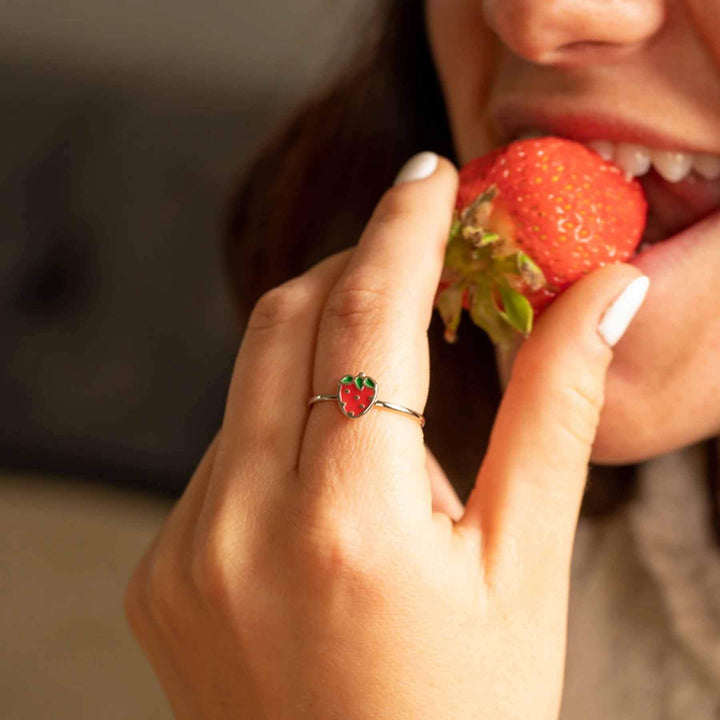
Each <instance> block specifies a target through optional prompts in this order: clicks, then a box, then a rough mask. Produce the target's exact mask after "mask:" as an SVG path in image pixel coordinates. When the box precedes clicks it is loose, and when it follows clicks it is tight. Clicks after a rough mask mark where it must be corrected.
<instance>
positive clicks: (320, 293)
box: [126, 153, 642, 720]
mask: <svg viewBox="0 0 720 720" xmlns="http://www.w3.org/2000/svg"><path fill="white" fill-rule="evenodd" d="M399 179H400V180H401V181H402V182H399V183H398V184H397V185H396V186H395V187H393V188H392V189H390V190H388V192H387V193H385V195H384V196H383V198H382V199H381V201H380V203H379V205H378V207H377V209H376V211H375V213H374V214H373V217H372V218H371V219H370V222H369V224H368V225H367V227H366V228H365V231H364V233H363V234H362V237H361V238H360V240H359V242H358V244H357V246H355V247H353V248H350V249H349V250H348V251H345V252H342V253H339V254H337V255H334V256H332V257H330V258H327V259H326V260H324V261H323V262H321V263H319V264H318V265H316V266H315V267H313V268H312V269H310V270H309V271H307V272H306V273H304V274H303V275H301V276H299V277H296V278H293V279H292V280H290V281H288V282H287V283H285V284H284V285H282V286H280V287H278V288H275V289H273V290H271V291H270V292H269V293H267V294H266V295H265V296H264V297H263V298H262V299H261V300H260V302H259V303H258V304H257V306H256V307H255V309H254V310H253V313H252V315H251V318H250V321H249V322H248V326H247V329H246V332H245V336H244V337H243V342H242V345H241V348H240V351H239V353H238V357H237V362H236V365H235V371H234V374H233V379H232V382H231V386H230V390H229V396H228V401H227V405H226V412H225V416H224V418H223V422H222V426H221V428H220V429H219V431H218V434H217V437H216V439H215V441H214V442H213V443H212V445H211V446H210V448H209V449H208V451H207V453H206V455H205V457H204V458H203V460H202V461H201V462H200V464H199V466H198V468H197V470H196V472H195V474H194V476H193V478H192V479H191V481H190V483H189V485H188V487H187V489H186V491H185V493H184V495H183V497H182V498H181V499H180V501H179V502H178V504H177V506H176V507H175V508H174V510H173V512H172V514H171V515H170V517H169V518H168V519H167V521H166V522H165V524H164V525H163V527H162V528H161V530H160V533H159V535H158V537H157V538H156V539H155V541H154V542H153V543H152V545H151V546H150V548H149V549H148V551H147V552H146V554H145V556H144V557H143V558H142V560H141V561H140V563H139V564H138V566H137V568H136V570H135V573H134V575H133V578H132V579H131V582H130V584H129V586H128V591H127V595H126V611H127V615H128V618H129V620H130V623H131V626H132V628H133V630H134V632H135V634H136V636H137V637H138V639H139V641H140V643H141V645H142V647H143V649H144V650H145V652H146V654H147V655H148V657H149V658H150V661H151V663H152V665H153V667H154V668H155V670H156V673H157V675H158V677H159V678H160V680H161V682H162V683H163V686H164V688H165V691H166V693H167V695H168V698H169V700H170V703H171V705H172V706H173V709H174V711H175V713H176V715H177V717H178V718H179V720H184V719H187V720H197V719H198V718H202V719H203V720H231V719H235V718H238V717H247V718H266V719H267V720H303V719H308V720H310V719H312V720H318V719H323V718H338V717H341V718H343V719H344V720H370V719H371V718H413V720H423V719H425V718H427V719H428V720H429V719H430V718H432V719H433V720H436V719H437V718H452V719H453V720H471V719H472V720H490V719H492V720H518V719H519V718H556V717H557V714H558V707H559V702H560V696H561V690H562V680H563V669H564V650H565V630H566V623H567V598H568V581H569V572H568V570H569V562H570V557H571V550H572V545H573V538H574V534H575V527H576V522H577V512H578V508H579V505H580V499H581V497H582V493H583V487H584V483H585V477H586V474H587V465H588V460H589V457H590V451H591V447H592V444H593V441H594V436H595V430H596V427H597V423H598V419H599V415H600V409H601V407H602V404H603V391H604V380H605V373H606V370H607V367H608V365H609V363H610V360H611V359H612V351H611V349H610V346H611V345H612V344H613V342H614V341H615V340H617V338H618V337H619V335H620V334H621V333H622V331H623V330H624V328H625V327H626V326H627V323H628V322H629V320H630V318H631V317H632V312H631V311H634V310H635V309H637V306H638V304H639V300H641V299H642V297H641V294H637V293H635V294H633V295H632V296H631V297H630V300H631V302H630V306H629V307H628V306H626V307H625V312H623V313H620V314H618V312H617V310H614V311H612V312H611V313H610V314H609V315H608V316H606V318H609V320H606V321H605V322H604V324H602V325H601V326H600V331H601V332H599V330H598V321H599V319H600V317H601V316H602V315H603V311H605V309H606V307H607V306H608V305H609V304H610V303H611V302H612V301H613V300H615V298H616V297H617V296H618V294H619V293H621V292H622V291H623V289H624V288H626V287H627V286H628V284H629V283H631V281H632V280H634V279H635V278H637V277H638V275H639V271H638V270H637V269H636V268H634V267H630V266H627V265H622V264H619V265H615V266H611V267H604V268H601V269H600V270H598V271H596V272H593V273H591V274H590V275H589V276H588V277H587V278H584V279H583V280H582V281H580V282H578V283H576V284H575V285H574V286H573V287H572V288H570V289H569V290H568V291H567V293H565V294H564V296H563V297H562V298H560V299H559V300H558V301H557V302H556V303H555V304H553V306H552V307H551V308H549V309H548V311H547V317H546V319H545V320H544V321H543V322H542V323H539V324H538V326H537V328H536V331H535V332H533V333H532V336H531V337H530V338H529V339H528V341H527V342H526V343H524V344H523V346H522V348H521V349H520V352H519V354H518V358H517V361H516V362H517V365H519V368H520V372H518V373H514V375H513V378H512V379H511V381H510V384H509V386H508V388H507V390H506V392H505V395H504V397H503V400H502V404H501V405H500V408H499V410H498V413H497V416H496V420H495V425H494V428H493V432H492V435H491V438H490V444H489V448H488V452H487V454H486V456H485V458H484V459H483V462H482V465H481V467H480V469H479V471H478V474H477V480H476V484H475V488H474V490H473V492H472V494H471V495H470V498H469V500H468V502H467V507H465V508H460V512H458V508H457V503H456V502H454V500H453V497H452V495H451V494H450V493H448V492H447V491H448V490H449V488H448V486H447V483H445V486H444V487H445V492H444V493H442V494H441V492H440V491H439V490H438V488H441V487H442V486H443V477H442V470H441V469H440V468H439V466H437V463H434V462H433V461H432V456H431V455H429V454H428V453H427V451H426V448H425V444H424V439H423V433H422V430H421V428H420V425H419V424H418V423H417V422H415V421H414V420H413V419H408V418H407V417H406V416H402V415H400V414H397V413H391V412H387V411H383V410H381V409H370V411H369V412H367V414H366V415H365V411H366V410H367V409H368V403H371V402H373V401H374V402H375V405H377V404H378V402H379V401H378V400H375V397H376V392H379V393H381V398H380V400H381V401H385V400H390V401H395V402H398V403H401V404H402V405H405V406H407V407H411V408H414V409H416V410H418V411H422V410H423V409H424V406H425V402H426V400H427V396H428V387H429V381H430V377H429V349H428V338H427V330H428V325H429V321H430V318H431V315H432V308H433V299H434V295H435V291H436V288H437V284H438V280H439V278H440V274H441V270H442V259H443V255H444V251H445V246H446V242H447V228H448V226H449V225H450V221H451V215H452V209H453V202H454V199H455V196H456V192H457V173H456V171H455V169H454V168H453V166H452V165H451V164H450V163H449V162H447V161H446V160H442V159H440V158H438V157H437V156H435V155H433V154H432V153H426V154H423V155H421V156H419V157H418V158H415V159H414V160H412V161H411V162H410V163H409V164H408V166H406V168H405V170H404V171H403V172H402V173H401V176H400V178H399ZM408 259H410V260H411V261H408ZM630 287H631V288H632V287H635V288H638V287H639V286H637V285H636V284H635V283H632V284H631V285H630ZM640 290H642V286H640ZM623 297H626V298H627V296H626V295H624V294H623ZM626 301H627V300H626ZM626 301H625V302H626ZM616 307H617V306H616ZM361 369H364V370H367V371H368V375H367V376H363V375H362V373H360V372H358V371H359V370H361ZM434 370H436V371H438V372H453V368H451V367H445V368H436V369H434ZM370 377H373V378H375V379H376V380H377V385H376V386H373V384H372V383H367V382H366V380H368V379H369V378H370ZM338 388H339V389H340V391H341V392H340V397H343V396H346V397H347V398H349V400H348V401H347V403H346V408H345V409H346V410H347V411H348V413H350V412H351V413H353V414H357V413H360V414H363V415H365V416H364V417H360V418H354V419H351V418H348V417H346V416H344V415H343V413H342V412H340V411H339V409H338V407H337V404H335V403H332V404H331V403H321V404H318V405H315V406H313V407H312V409H310V410H309V409H308V407H307V401H308V398H309V397H310V396H311V395H315V394H316V393H318V392H327V391H334V390H336V389H338ZM378 388H382V389H381V390H378ZM346 390H349V391H350V392H345V391H346ZM333 405H335V406H334V407H333ZM363 405H364V406H365V407H363ZM468 442H472V438H468ZM443 508H447V512H443V511H442V510H443Z"/></svg>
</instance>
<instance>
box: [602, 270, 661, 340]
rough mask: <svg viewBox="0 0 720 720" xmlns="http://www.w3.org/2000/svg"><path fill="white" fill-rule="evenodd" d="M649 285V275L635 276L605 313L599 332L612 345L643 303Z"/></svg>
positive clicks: (621, 334)
mask: <svg viewBox="0 0 720 720" xmlns="http://www.w3.org/2000/svg"><path fill="white" fill-rule="evenodd" d="M649 287H650V278H649V277H647V275H641V276H640V277H637V278H635V279H634V280H633V281H632V282H631V283H630V284H629V285H628V286H627V287H626V288H625V289H624V290H623V291H622V292H621V293H620V295H618V297H617V298H615V301H614V302H613V303H612V305H610V307H609V308H608V309H607V310H606V311H605V313H604V314H603V316H602V318H601V319H600V323H599V324H598V332H599V333H600V335H601V337H602V339H603V340H605V342H606V343H607V344H608V345H609V346H610V347H612V346H613V345H615V343H616V342H618V340H620V338H621V337H622V336H623V335H624V334H625V331H626V330H627V329H628V325H630V323H631V321H632V319H633V318H634V317H635V313H636V312H637V311H638V310H639V309H640V306H641V305H642V304H643V300H644V299H645V295H646V294H647V291H648V288H649Z"/></svg>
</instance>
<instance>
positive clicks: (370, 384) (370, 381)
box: [365, 378, 375, 388]
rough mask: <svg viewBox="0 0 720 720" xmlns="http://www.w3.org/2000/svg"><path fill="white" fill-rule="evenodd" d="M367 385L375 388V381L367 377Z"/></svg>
mask: <svg viewBox="0 0 720 720" xmlns="http://www.w3.org/2000/svg"><path fill="white" fill-rule="evenodd" d="M365 387H369V388H375V383H374V382H373V381H372V380H371V379H370V378H365Z"/></svg>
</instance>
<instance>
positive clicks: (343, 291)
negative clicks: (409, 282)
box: [325, 270, 391, 328]
mask: <svg viewBox="0 0 720 720" xmlns="http://www.w3.org/2000/svg"><path fill="white" fill-rule="evenodd" d="M390 307H391V293H390V289H389V288H388V287H386V286H385V285H384V284H383V283H382V282H380V281H379V280H378V279H377V277H372V276H371V271H370V270H368V271H365V272H364V273H358V274H357V275H356V276H354V277H353V278H352V279H351V280H350V281H348V282H345V283H343V285H342V286H340V287H337V288H335V289H334V290H333V292H332V293H331V294H330V296H329V297H328V300H327V303H326V305H325V317H326V318H327V319H330V320H332V321H333V322H336V323H338V324H341V325H343V326H344V327H350V328H353V327H361V326H363V327H367V326H375V325H378V324H380V323H381V321H382V319H383V318H386V317H388V315H389V314H390V313H389V311H390Z"/></svg>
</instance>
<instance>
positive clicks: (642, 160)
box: [614, 143, 653, 180]
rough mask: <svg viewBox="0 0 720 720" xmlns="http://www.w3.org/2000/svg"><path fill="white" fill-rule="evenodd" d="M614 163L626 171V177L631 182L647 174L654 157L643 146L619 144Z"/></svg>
mask: <svg viewBox="0 0 720 720" xmlns="http://www.w3.org/2000/svg"><path fill="white" fill-rule="evenodd" d="M614 161H615V163H616V164H617V165H618V166H619V167H620V168H621V169H622V170H624V171H625V177H626V178H628V180H629V179H630V178H634V177H640V176H641V175H645V174H647V172H648V170H650V165H651V163H652V161H653V157H652V154H651V153H650V150H648V149H647V148H646V147H643V146H642V145H631V144H630V143H619V144H618V145H617V147H616V148H615V157H614Z"/></svg>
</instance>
